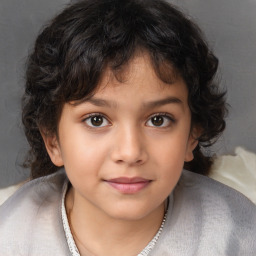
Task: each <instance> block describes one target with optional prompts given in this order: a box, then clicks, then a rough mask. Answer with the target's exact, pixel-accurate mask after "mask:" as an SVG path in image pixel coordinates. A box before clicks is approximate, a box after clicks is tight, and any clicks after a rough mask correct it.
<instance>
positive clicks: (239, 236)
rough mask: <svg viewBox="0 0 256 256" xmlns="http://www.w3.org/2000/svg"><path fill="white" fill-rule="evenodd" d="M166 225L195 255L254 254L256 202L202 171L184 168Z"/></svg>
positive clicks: (169, 231) (174, 193)
mask: <svg viewBox="0 0 256 256" xmlns="http://www.w3.org/2000/svg"><path fill="white" fill-rule="evenodd" d="M167 226H168V229H169V230H168V234H169V235H170V234H172V235H173V237H175V239H177V241H176V242H177V243H179V242H178V241H186V246H185V247H186V248H187V250H188V251H194V252H195V255H209V256H210V255H247V256H253V255H255V251H256V206H255V205H254V204H253V203H252V202H251V201H250V200H249V199H247V198H246V197H245V196H243V195H242V194H241V193H239V192H238V191H236V190H234V189H232V188H230V187H228V186H226V185H224V184H221V183H219V182H217V181H215V180H212V179H211V178H208V177H205V176H202V175H199V174H195V173H192V172H189V171H183V173H182V176H181V178H180V181H179V182H178V184H177V186H176V188H175V190H174V192H173V202H172V209H171V213H170V214H169V220H168V224H167ZM173 232H174V233H173ZM169 235H168V236H169ZM174 246H175V245H174ZM183 249H184V248H183ZM175 253H179V252H178V251H177V252H175ZM185 255H187V254H185ZM188 255H190V254H188ZM193 255H194V254H193Z"/></svg>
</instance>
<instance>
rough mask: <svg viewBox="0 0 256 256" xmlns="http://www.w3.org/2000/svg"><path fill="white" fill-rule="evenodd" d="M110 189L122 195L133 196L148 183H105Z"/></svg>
mask: <svg viewBox="0 0 256 256" xmlns="http://www.w3.org/2000/svg"><path fill="white" fill-rule="evenodd" d="M107 183H108V184H109V185H110V186H111V187H113V188H114V189H116V190H118V191H119V192H121V193H123V194H135V193H138V192H139V191H141V190H142V189H144V188H146V187H147V186H148V185H149V183H150V181H145V182H136V183H116V182H107Z"/></svg>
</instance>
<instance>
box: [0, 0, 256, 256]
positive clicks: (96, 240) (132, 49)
mask: <svg viewBox="0 0 256 256" xmlns="http://www.w3.org/2000/svg"><path fill="white" fill-rule="evenodd" d="M217 66H218V61H217V59H216V57H215V56H214V55H213V53H212V52H211V51H210V50H209V49H208V47H207V44H206V43H205V41H204V40H203V38H202V35H201V32H200V30H199V29H198V27H197V26H196V25H195V24H194V23H192V22H191V21H190V20H189V19H187V18H186V17H184V15H183V14H182V13H181V12H179V11H178V10H176V9H175V8H174V7H173V6H172V5H170V4H168V3H166V2H164V1H162V0H157V1H153V0H143V1H142V0H126V1H120V0H83V1H78V2H77V3H74V4H72V5H70V6H68V7H67V8H66V9H65V10H64V11H63V12H62V13H60V14H59V15H58V16H57V17H56V18H55V19H54V20H53V21H52V22H51V23H50V24H49V25H48V26H46V27H45V28H44V30H43V31H42V33H41V34H40V35H39V36H38V38H37V40H36V43H35V47H34V51H33V52H32V54H31V56H30V57H29V61H28V66H27V75H26V78H27V80H26V91H25V94H24V98H23V123H24V127H25V133H26V136H27V139H28V142H29V144H30V146H31V150H30V152H29V155H28V159H27V161H26V164H27V165H28V166H30V167H31V177H32V179H33V180H32V181H30V182H28V183H27V184H25V185H24V186H23V187H22V188H21V189H20V190H19V191H18V192H17V193H16V194H15V195H14V196H13V197H11V198H10V199H9V200H8V201H7V202H6V203H5V204H4V205H3V206H2V207H1V209H0V255H35V256H40V255H42V256H45V255H86V256H90V255H97V256H101V255H104V256H105V255H111V256H113V255H122V256H126V255H129V256H134V255H141V256H142V255H155V256H163V255H175V256H179V255H182V256H183V255H197V256H198V255H199V256H216V255H218V256H219V255H232V256H234V255H246V256H253V255H254V256H255V254H256V238H255V236H256V207H255V206H254V205H253V204H252V203H251V202H250V201H249V200H248V199H246V198H245V197H244V196H242V195H241V194H240V193H238V192H236V191H234V190H233V189H231V188H228V187H226V186H224V185H222V184H220V183H218V182H216V181H213V180H211V179H210V178H208V177H206V175H207V174H208V172H209V170H210V166H211V161H212V160H211V158H209V157H206V156H204V154H203V153H202V151H201V150H202V147H205V146H209V145H211V144H213V143H214V141H215V140H216V138H217V137H218V136H219V135H220V133H221V132H222V131H223V130H224V128H225V122H224V120H223V118H224V116H225V112H226V108H225V100H224V96H225V95H224V93H221V92H220V91H219V90H218V87H217V85H215V84H214V82H213V78H214V75H215V73H216V70H217ZM183 168H184V170H183ZM185 169H186V170H185Z"/></svg>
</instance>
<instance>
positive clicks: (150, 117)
mask: <svg viewBox="0 0 256 256" xmlns="http://www.w3.org/2000/svg"><path fill="white" fill-rule="evenodd" d="M93 117H101V118H103V123H104V120H105V121H107V123H108V124H107V125H104V126H94V125H92V123H91V125H89V124H88V123H87V121H90V122H92V118H93ZM154 117H163V118H164V119H168V121H169V122H170V123H171V124H168V125H165V126H156V125H148V126H149V127H155V128H168V127H170V126H171V125H172V124H175V123H176V119H175V118H173V116H171V115H169V114H167V113H157V114H154V115H151V116H149V118H147V121H146V124H147V123H148V122H150V121H152V118H154ZM82 122H83V123H86V126H87V127H88V128H90V129H95V128H103V127H106V126H110V125H109V124H110V122H109V120H108V118H107V117H106V116H105V115H104V114H102V113H91V114H88V115H87V116H86V117H85V118H84V119H83V120H82Z"/></svg>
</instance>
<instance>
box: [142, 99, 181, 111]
mask: <svg viewBox="0 0 256 256" xmlns="http://www.w3.org/2000/svg"><path fill="white" fill-rule="evenodd" d="M167 104H181V105H183V102H182V100H180V99H179V98H177V97H167V98H164V99H160V100H156V101H149V102H145V103H143V106H144V108H156V107H160V106H164V105H167Z"/></svg>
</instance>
